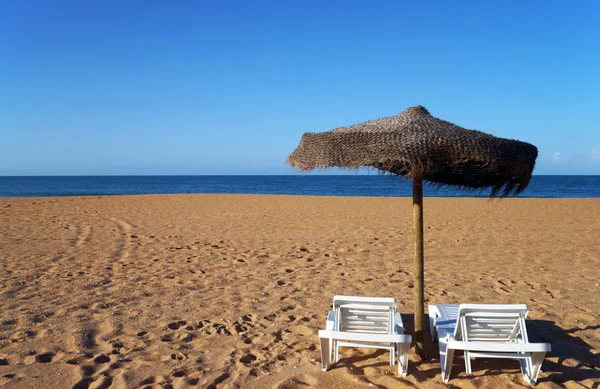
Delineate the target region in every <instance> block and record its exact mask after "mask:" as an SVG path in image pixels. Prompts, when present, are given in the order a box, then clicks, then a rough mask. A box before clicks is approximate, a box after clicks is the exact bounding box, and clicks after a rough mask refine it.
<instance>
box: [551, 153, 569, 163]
mask: <svg viewBox="0 0 600 389" xmlns="http://www.w3.org/2000/svg"><path fill="white" fill-rule="evenodd" d="M552 160H553V161H554V162H556V163H564V162H567V161H568V160H569V159H568V158H567V157H563V156H561V155H560V153H559V152H558V151H557V152H556V153H554V154H553V155H552Z"/></svg>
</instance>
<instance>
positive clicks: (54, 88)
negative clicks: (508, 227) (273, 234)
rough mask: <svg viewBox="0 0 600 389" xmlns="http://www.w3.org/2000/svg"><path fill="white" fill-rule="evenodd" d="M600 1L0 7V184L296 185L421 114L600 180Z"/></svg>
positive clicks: (545, 170)
mask: <svg viewBox="0 0 600 389" xmlns="http://www.w3.org/2000/svg"><path fill="white" fill-rule="evenodd" d="M598 20H600V2H598V1H594V0H591V1H584V0H581V1H575V2H570V3H569V2H564V1H562V2H559V1H501V2H488V1H452V2H450V1H422V2H414V1H412V2H409V1H390V2H383V1H381V2H369V1H360V2H352V1H348V0H346V1H328V2H325V1H297V2H293V1H289V2H288V1H252V2H250V1H240V2H231V1H220V2H206V3H205V2H201V1H189V2H178V1H160V2H159V1H134V0H128V1H49V0H44V1H28V0H12V1H10V0H9V1H3V2H0V53H2V54H0V142H1V143H2V145H1V150H2V152H1V153H0V175H55V174H58V175H60V174H65V175H71V174H73V175H80V174H81V175H88V174H89V175H94V174H294V173H296V172H295V170H294V169H293V168H291V167H289V166H287V165H286V164H285V163H284V160H285V158H286V156H287V155H288V154H289V153H290V152H292V151H293V150H294V149H295V147H296V146H297V144H298V142H299V140H300V137H301V135H302V133H304V132H321V131H326V130H330V129H332V128H335V127H339V126H342V125H350V124H355V123H359V122H362V121H365V120H369V119H375V118H378V117H384V116H391V115H395V114H398V113H400V112H402V111H403V110H404V109H406V108H407V107H409V106H413V105H418V104H421V105H424V106H426V107H427V108H428V110H429V111H430V112H431V113H432V114H433V115H434V116H437V117H440V118H442V119H445V120H448V121H451V122H454V123H457V124H459V125H461V126H463V127H466V128H472V129H478V130H482V131H485V132H489V133H492V134H494V135H496V136H501V137H506V138H514V139H520V140H523V141H527V142H531V143H533V144H535V145H536V146H537V147H538V149H539V157H538V161H537V166H536V170H535V171H534V174H569V173H571V174H600V25H599V24H598V23H597V21H598Z"/></svg>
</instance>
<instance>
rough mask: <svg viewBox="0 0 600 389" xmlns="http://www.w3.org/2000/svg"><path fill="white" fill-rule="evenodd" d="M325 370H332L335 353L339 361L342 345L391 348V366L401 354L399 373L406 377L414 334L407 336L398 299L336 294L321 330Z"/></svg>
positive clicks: (322, 361) (335, 357)
mask: <svg viewBox="0 0 600 389" xmlns="http://www.w3.org/2000/svg"><path fill="white" fill-rule="evenodd" d="M319 338H320V341H321V363H322V367H323V371H326V370H327V369H329V366H330V364H331V353H332V352H333V362H337V361H338V357H339V351H338V349H339V347H366V348H377V349H384V350H389V352H390V365H391V366H394V353H395V351H396V352H397V353H398V374H400V375H402V376H406V373H407V368H408V350H409V349H410V341H411V336H410V335H404V328H403V325H402V318H401V317H400V313H398V312H396V299H395V298H379V297H354V296H335V297H334V298H333V310H332V311H330V312H329V315H328V316H327V324H326V327H325V330H320V331H319Z"/></svg>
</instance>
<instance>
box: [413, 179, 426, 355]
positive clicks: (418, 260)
mask: <svg viewBox="0 0 600 389" xmlns="http://www.w3.org/2000/svg"><path fill="white" fill-rule="evenodd" d="M412 199H413V217H414V230H415V286H414V289H415V354H417V355H418V356H419V357H421V358H422V359H424V358H425V351H424V347H423V338H424V331H423V329H424V328H425V326H424V320H423V319H424V318H425V310H424V302H423V297H424V296H423V295H424V288H423V180H422V179H421V178H413V187H412Z"/></svg>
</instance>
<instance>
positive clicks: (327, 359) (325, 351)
mask: <svg viewBox="0 0 600 389" xmlns="http://www.w3.org/2000/svg"><path fill="white" fill-rule="evenodd" d="M319 339H320V340H321V368H322V369H323V371H327V369H329V365H330V364H331V348H330V347H329V346H330V343H331V339H329V338H319Z"/></svg>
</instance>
